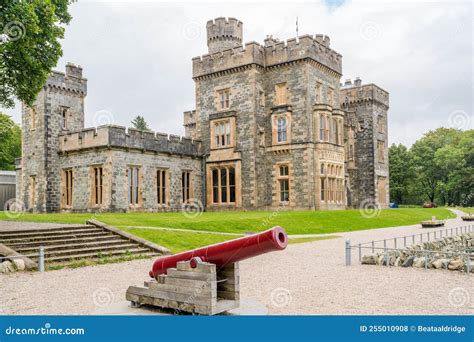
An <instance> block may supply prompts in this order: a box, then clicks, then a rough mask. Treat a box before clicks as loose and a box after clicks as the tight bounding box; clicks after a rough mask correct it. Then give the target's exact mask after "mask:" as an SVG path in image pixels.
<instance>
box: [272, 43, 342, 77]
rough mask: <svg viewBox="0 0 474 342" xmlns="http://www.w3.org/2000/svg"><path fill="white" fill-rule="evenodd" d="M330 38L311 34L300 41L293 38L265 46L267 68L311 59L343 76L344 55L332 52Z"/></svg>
mask: <svg viewBox="0 0 474 342" xmlns="http://www.w3.org/2000/svg"><path fill="white" fill-rule="evenodd" d="M329 46H330V39H329V37H328V36H324V35H320V34H317V35H315V36H311V35H309V34H306V35H303V36H300V37H299V39H296V38H291V39H288V40H286V41H278V42H275V41H274V43H273V44H272V43H271V42H267V44H266V46H265V66H267V67H269V66H273V65H278V64H282V63H287V62H292V61H296V60H299V59H304V58H310V59H313V60H314V61H316V62H318V63H320V64H322V65H324V66H326V67H328V68H329V69H331V70H333V71H335V72H337V73H338V74H342V55H340V54H339V53H337V52H335V51H334V50H332V49H331V48H330V47H329Z"/></svg>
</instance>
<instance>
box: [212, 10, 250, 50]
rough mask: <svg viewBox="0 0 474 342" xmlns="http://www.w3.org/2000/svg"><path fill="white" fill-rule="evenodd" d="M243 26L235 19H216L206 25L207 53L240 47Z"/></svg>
mask: <svg viewBox="0 0 474 342" xmlns="http://www.w3.org/2000/svg"><path fill="white" fill-rule="evenodd" d="M242 29H243V24H242V22H241V21H240V20H237V19H235V18H228V19H226V18H224V17H220V18H216V19H214V20H209V21H208V22H207V24H206V30H207V46H208V49H209V53H215V52H218V51H222V50H226V49H229V48H233V47H237V46H240V45H242Z"/></svg>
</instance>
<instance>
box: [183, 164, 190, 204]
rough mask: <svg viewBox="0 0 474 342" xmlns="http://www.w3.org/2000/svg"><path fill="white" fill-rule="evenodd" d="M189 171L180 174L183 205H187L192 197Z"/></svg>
mask: <svg viewBox="0 0 474 342" xmlns="http://www.w3.org/2000/svg"><path fill="white" fill-rule="evenodd" d="M191 186H192V184H191V171H183V173H182V174H181V193H182V199H183V203H188V202H189V201H190V200H191V197H192V189H191Z"/></svg>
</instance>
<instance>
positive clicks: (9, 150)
mask: <svg viewBox="0 0 474 342" xmlns="http://www.w3.org/2000/svg"><path fill="white" fill-rule="evenodd" d="M19 157H21V129H20V126H18V125H17V124H16V123H15V122H13V120H12V119H11V118H10V117H9V116H8V115H6V114H3V113H0V170H15V158H19Z"/></svg>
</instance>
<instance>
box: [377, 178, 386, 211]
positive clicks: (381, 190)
mask: <svg viewBox="0 0 474 342" xmlns="http://www.w3.org/2000/svg"><path fill="white" fill-rule="evenodd" d="M386 185H387V178H386V177H377V190H378V195H379V204H380V205H386V204H387V191H386Z"/></svg>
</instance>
